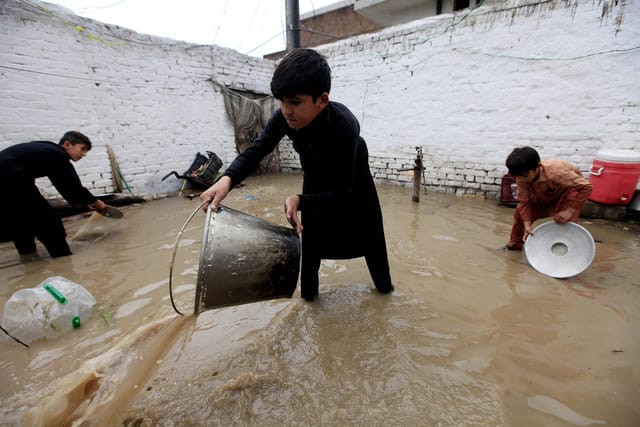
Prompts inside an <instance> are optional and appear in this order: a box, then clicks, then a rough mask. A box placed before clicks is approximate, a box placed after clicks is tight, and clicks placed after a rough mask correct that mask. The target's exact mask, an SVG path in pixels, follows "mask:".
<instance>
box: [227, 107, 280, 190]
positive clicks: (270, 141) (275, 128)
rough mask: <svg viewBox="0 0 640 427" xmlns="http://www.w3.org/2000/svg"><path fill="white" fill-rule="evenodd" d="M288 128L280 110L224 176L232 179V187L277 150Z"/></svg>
mask: <svg viewBox="0 0 640 427" xmlns="http://www.w3.org/2000/svg"><path fill="white" fill-rule="evenodd" d="M286 126H287V122H286V121H285V119H284V116H283V115H282V112H281V111H280V109H278V110H277V111H276V112H275V113H273V115H272V116H271V118H270V119H269V121H268V122H267V125H266V126H265V127H264V129H263V130H262V132H261V133H260V135H258V137H257V138H256V139H255V140H254V141H253V143H252V144H251V145H250V146H249V148H247V149H246V150H245V151H244V153H242V154H240V155H239V156H238V157H236V159H235V160H234V161H233V162H232V163H231V164H230V165H229V167H228V168H227V169H226V170H225V172H224V174H223V176H228V177H229V178H231V186H232V187H233V186H234V185H237V184H239V183H240V182H242V181H243V180H244V179H245V178H246V177H248V176H249V175H251V173H253V171H255V170H256V168H257V167H258V165H259V164H260V161H261V160H262V159H263V158H264V157H265V156H266V155H267V154H269V153H270V152H272V151H273V150H274V149H275V148H276V146H277V145H278V143H279V142H280V140H281V139H282V137H283V136H285V132H286Z"/></svg>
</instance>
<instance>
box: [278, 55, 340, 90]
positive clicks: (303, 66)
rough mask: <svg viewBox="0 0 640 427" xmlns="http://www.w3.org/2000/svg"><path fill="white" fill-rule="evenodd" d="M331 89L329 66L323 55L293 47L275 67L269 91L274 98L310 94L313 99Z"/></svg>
mask: <svg viewBox="0 0 640 427" xmlns="http://www.w3.org/2000/svg"><path fill="white" fill-rule="evenodd" d="M330 90H331V68H329V64H328V63H327V60H326V59H325V58H324V56H322V55H320V54H319V53H318V52H316V51H315V50H312V49H294V50H292V51H291V52H289V53H288V54H287V55H286V56H285V57H284V58H282V61H280V63H279V64H278V66H277V67H276V71H275V72H274V73H273V78H272V79H271V93H273V96H274V97H275V98H276V99H282V98H284V97H286V96H295V95H311V97H312V98H313V101H314V102H315V101H316V99H317V98H318V97H319V96H320V95H322V94H323V93H324V92H327V93H329V91H330Z"/></svg>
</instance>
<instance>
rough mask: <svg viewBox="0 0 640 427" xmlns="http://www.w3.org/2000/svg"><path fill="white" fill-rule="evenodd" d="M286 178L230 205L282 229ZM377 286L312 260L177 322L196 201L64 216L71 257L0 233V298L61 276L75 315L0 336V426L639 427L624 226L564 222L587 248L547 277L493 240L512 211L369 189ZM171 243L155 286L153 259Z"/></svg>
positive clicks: (635, 323) (638, 312)
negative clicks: (271, 283)
mask: <svg viewBox="0 0 640 427" xmlns="http://www.w3.org/2000/svg"><path fill="white" fill-rule="evenodd" d="M300 187H301V177H300V176H297V175H279V176H267V177H252V178H250V179H248V180H247V181H246V185H244V186H243V187H241V188H238V189H235V190H234V191H232V193H231V194H230V195H229V197H228V198H227V199H226V200H225V204H226V205H227V206H229V207H232V208H235V209H238V210H241V211H243V212H246V213H250V214H252V215H255V216H258V217H260V218H263V219H266V220H268V221H271V222H274V223H278V224H282V225H285V224H286V221H285V218H284V215H283V213H282V206H283V201H284V198H285V197H286V196H287V195H289V194H292V193H297V192H299V190H300ZM378 188H379V193H380V198H381V203H382V209H383V213H384V216H385V217H384V219H385V229H386V236H387V245H388V248H389V256H390V263H391V273H392V277H393V280H394V283H395V286H396V292H395V293H393V294H392V295H381V294H378V293H377V292H376V291H375V289H374V288H373V285H372V283H371V281H370V277H369V274H368V271H367V269H366V265H365V263H364V260H363V259H355V260H348V261H343V260H336V261H323V264H322V267H321V277H320V296H319V299H318V300H316V301H315V302H313V303H306V302H304V300H302V299H301V298H300V295H299V289H298V290H296V292H295V294H294V296H293V298H292V299H282V300H275V301H267V302H260V303H254V304H246V305H241V306H235V307H227V308H220V309H215V310H210V311H206V312H204V313H202V314H200V315H199V316H198V317H197V318H196V317H194V316H193V315H191V313H192V311H193V306H194V293H195V283H196V278H197V274H198V263H199V256H200V242H201V239H202V233H203V227H204V220H205V215H204V213H198V214H196V215H195V216H194V218H193V219H192V220H191V222H190V223H189V224H188V225H187V227H186V228H185V231H184V233H183V234H182V236H181V240H180V242H179V244H178V246H177V248H178V249H177V250H176V251H175V252H174V247H175V242H176V236H177V233H178V231H179V230H180V229H181V228H182V226H183V224H184V223H185V221H186V220H187V218H188V217H189V215H190V214H191V213H192V212H193V211H194V210H195V209H196V208H197V206H198V204H199V200H198V199H193V200H190V199H188V198H182V197H174V198H168V199H161V200H155V201H151V202H147V203H143V204H139V205H131V206H125V207H122V210H123V212H124V215H125V216H124V218H123V219H120V220H114V219H108V218H103V217H99V216H97V215H91V216H90V215H80V216H75V217H72V218H68V219H66V220H65V226H66V228H67V231H68V234H69V236H70V237H74V239H73V240H72V241H71V247H72V250H73V252H74V255H73V256H71V257H65V258H62V259H51V258H48V257H47V256H46V252H45V251H44V250H43V248H42V247H39V251H40V253H41V254H42V255H43V257H42V258H41V259H39V260H36V261H32V262H28V263H25V264H21V263H20V262H19V259H18V255H17V253H16V252H15V250H14V249H13V246H12V245H10V244H2V245H0V308H2V307H4V303H5V302H6V301H7V299H9V297H10V296H11V295H12V294H13V293H14V292H16V291H18V290H20V289H23V288H30V287H34V286H36V285H38V284H39V283H41V282H42V281H43V280H45V279H46V278H48V277H53V276H62V277H65V278H67V279H69V280H72V281H74V282H76V283H78V284H81V285H82V286H84V287H85V288H86V289H87V290H88V291H89V292H91V294H92V295H93V296H94V297H95V299H96V301H97V303H96V305H95V306H94V307H93V310H92V314H91V317H90V318H89V319H88V320H87V321H86V322H84V323H83V324H82V326H81V327H80V328H79V329H77V330H74V331H70V332H68V333H67V334H65V335H63V336H61V337H59V338H55V339H48V340H39V341H34V342H32V343H31V346H30V348H24V347H23V346H21V345H19V344H18V343H16V342H14V341H12V340H10V339H8V338H6V337H4V334H1V335H3V337H2V338H0V349H1V354H0V368H1V371H2V375H1V376H0V397H1V400H2V406H1V408H0V425H3V426H5V425H6V426H21V425H51V426H61V425H72V423H73V425H82V426H121V425H127V426H590V425H596V426H597V425H605V426H612V427H625V426H628V427H637V426H639V425H640V227H639V226H638V225H637V224H631V223H623V222H611V221H604V220H582V221H581V224H582V225H583V226H584V227H586V228H587V229H588V230H589V231H590V232H591V234H592V235H593V237H594V239H595V240H596V242H597V243H596V256H595V260H594V261H593V263H592V264H591V266H590V267H589V268H588V269H587V270H586V271H585V272H583V273H582V274H580V275H578V276H576V277H573V278H569V279H563V280H558V279H552V278H549V277H546V276H544V275H542V274H540V273H538V272H536V271H535V270H533V269H532V268H531V267H530V266H529V264H528V262H527V261H526V258H525V256H524V255H523V254H522V253H519V252H501V251H499V250H497V249H498V248H499V247H501V246H502V245H504V244H505V243H506V241H507V239H508V235H509V231H510V227H511V218H512V214H513V208H512V207H508V206H501V205H498V204H497V203H496V202H495V201H490V200H476V199H466V198H459V197H455V196H449V195H443V194H438V193H429V194H422V196H421V200H420V203H414V202H412V200H411V194H412V191H411V189H403V188H399V187H388V186H379V187H378ZM172 253H175V261H174V268H173V280H172V285H173V294H174V299H175V303H176V305H177V307H178V308H179V309H180V310H181V311H183V312H184V313H186V314H187V315H186V316H178V315H177V314H176V312H175V311H174V310H173V308H172V305H171V301H170V299H169V267H170V258H171V256H172Z"/></svg>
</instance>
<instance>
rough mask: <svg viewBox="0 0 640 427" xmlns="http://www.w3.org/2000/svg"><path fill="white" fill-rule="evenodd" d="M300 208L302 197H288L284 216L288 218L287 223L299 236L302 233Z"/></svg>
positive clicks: (285, 202)
mask: <svg viewBox="0 0 640 427" xmlns="http://www.w3.org/2000/svg"><path fill="white" fill-rule="evenodd" d="M299 206H300V197H299V196H298V195H297V194H294V195H293V196H289V197H287V200H285V201H284V214H285V216H286V217H287V221H289V224H291V226H292V227H293V228H295V229H296V232H297V233H298V234H300V233H302V223H301V222H300V217H299V216H298V207H299Z"/></svg>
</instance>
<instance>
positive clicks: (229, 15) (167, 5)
mask: <svg viewBox="0 0 640 427" xmlns="http://www.w3.org/2000/svg"><path fill="white" fill-rule="evenodd" d="M43 1H46V2H47V3H55V4H59V5H61V6H64V7H66V8H67V9H70V10H71V11H73V12H74V13H75V14H76V15H80V16H84V17H87V18H91V19H94V20H96V21H101V22H104V23H108V24H115V25H119V26H121V27H125V28H128V29H131V30H134V31H136V32H139V33H144V34H152V35H156V36H161V37H168V38H172V39H176V40H183V41H187V42H191V43H197V44H216V45H219V46H224V47H228V48H231V49H235V50H237V51H238V52H240V53H243V54H247V55H251V56H256V57H262V56H263V55H265V54H267V53H272V52H278V51H281V50H284V49H285V47H286V10H285V3H286V1H285V0H43ZM338 2H339V0H298V5H299V6H298V7H299V11H300V14H301V15H302V14H304V13H307V12H312V11H313V10H317V9H320V8H322V7H325V6H327V5H330V4H334V3H338Z"/></svg>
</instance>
